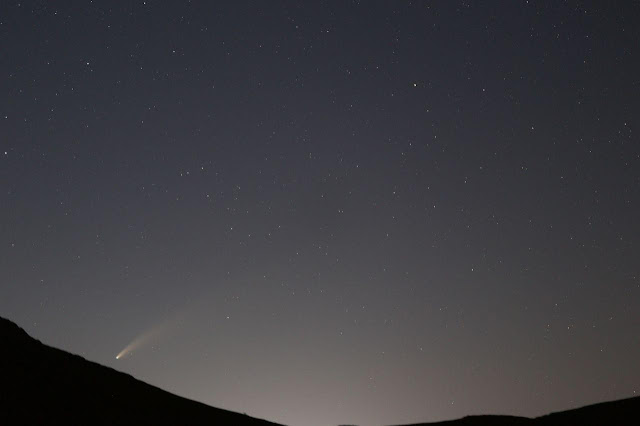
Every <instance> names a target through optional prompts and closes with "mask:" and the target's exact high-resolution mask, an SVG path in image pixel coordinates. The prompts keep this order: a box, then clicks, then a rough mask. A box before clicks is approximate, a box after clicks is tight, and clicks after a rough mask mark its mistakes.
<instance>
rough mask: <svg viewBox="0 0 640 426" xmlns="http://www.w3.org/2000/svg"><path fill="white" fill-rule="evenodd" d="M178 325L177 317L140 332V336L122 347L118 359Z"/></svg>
mask: <svg viewBox="0 0 640 426" xmlns="http://www.w3.org/2000/svg"><path fill="white" fill-rule="evenodd" d="M176 325H177V322H176V321H175V319H174V320H173V321H165V322H163V323H161V324H159V325H157V326H155V327H153V328H151V329H149V330H147V331H145V332H144V333H142V334H140V335H139V336H138V337H136V338H135V339H133V340H132V341H131V343H129V344H128V345H127V346H125V347H124V349H122V350H121V351H120V352H119V353H118V355H116V359H117V360H120V359H122V358H123V357H126V356H127V355H130V354H132V353H133V352H134V351H135V350H137V349H140V348H142V347H144V346H146V345H147V344H149V343H150V342H152V341H154V340H156V339H158V338H160V337H161V336H162V335H166V334H167V333H168V332H169V331H170V330H172V329H174V328H175V326H176Z"/></svg>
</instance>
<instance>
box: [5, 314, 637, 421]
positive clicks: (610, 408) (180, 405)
mask: <svg viewBox="0 0 640 426" xmlns="http://www.w3.org/2000/svg"><path fill="white" fill-rule="evenodd" d="M17 424H23V425H36V424H77V425H84V424H86V425H89V424H91V425H124V424H127V425H128V424H137V425H146V424H153V425H201V424H207V425H240V426H241V425H255V426H261V425H265V426H266V425H274V424H275V423H270V422H267V421H264V420H259V419H255V418H252V417H249V416H246V415H244V414H238V413H234V412H231V411H226V410H221V409H218V408H213V407H209V406H207V405H205V404H201V403H199V402H195V401H191V400H188V399H186V398H182V397H179V396H177V395H173V394H171V393H169V392H165V391H163V390H161V389H158V388H156V387H154V386H151V385H148V384H146V383H143V382H141V381H139V380H136V379H134V378H133V377H131V376H130V375H128V374H124V373H120V372H118V371H116V370H114V369H112V368H109V367H104V366H102V365H99V364H96V363H94V362H91V361H87V360H85V359H84V358H82V357H79V356H77V355H73V354H70V353H68V352H65V351H61V350H59V349H55V348H52V347H50V346H47V345H44V344H42V343H40V342H39V341H38V340H35V339H33V338H31V337H30V336H29V335H27V333H26V332H25V331H24V330H22V329H21V328H20V327H18V326H17V325H16V324H14V323H13V322H11V321H9V320H6V319H4V318H0V425H17ZM422 425H442V426H484V425H496V426H502V425H527V426H550V425H634V426H635V425H640V397H635V398H629V399H622V400H618V401H611V402H604V403H601V404H595V405H589V406H587V407H582V408H578V409H575V410H568V411H562V412H559V413H552V414H548V415H546V416H542V417H537V418H535V419H529V418H525V417H511V416H469V417H465V418H462V419H458V420H451V421H446V422H438V423H422ZM407 426H408V425H407ZM415 426H418V425H415Z"/></svg>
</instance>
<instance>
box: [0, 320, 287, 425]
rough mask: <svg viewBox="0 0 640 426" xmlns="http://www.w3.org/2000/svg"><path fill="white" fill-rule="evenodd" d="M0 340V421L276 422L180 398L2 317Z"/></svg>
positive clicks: (250, 423) (113, 422) (11, 422)
mask: <svg viewBox="0 0 640 426" xmlns="http://www.w3.org/2000/svg"><path fill="white" fill-rule="evenodd" d="M0 342H1V343H2V346H3V347H4V348H5V350H2V351H0V368H2V369H3V370H5V371H2V372H1V374H0V378H1V382H0V383H1V384H2V386H0V424H45V423H46V424H52V423H54V424H57V423H61V422H62V421H64V422H65V423H72V424H94V425H114V424H115V425H119V424H134V423H136V424H157V425H176V424H189V425H200V424H237V425H247V426H267V425H276V423H272V422H268V421H265V420H260V419H256V418H253V417H250V416H247V415H245V414H240V413H235V412H232V411H227V410H223V409H220V408H215V407H211V406H208V405H206V404H203V403H200V402H197V401H193V400H190V399H187V398H183V397H181V396H178V395H175V394H172V393H170V392H167V391H164V390H162V389H160V388H158V387H155V386H153V385H150V384H147V383H144V382H142V381H140V380H137V379H136V378H134V377H133V376H131V375H129V374H126V373H122V372H120V371H117V370H115V369H113V368H111V367H107V366H104V365H101V364H98V363H95V362H93V361H89V360H86V359H84V358H82V357H81V356H79V355H75V354H72V353H69V352H66V351H63V350H60V349H57V348H54V347H51V346H48V345H45V344H43V343H42V342H40V341H39V340H37V339H34V338H33V337H31V336H29V335H28V334H27V332H26V331H24V330H23V329H22V328H20V327H19V326H18V325H17V324H15V323H13V322H12V321H10V320H7V319H4V318H2V317H0ZM9 348H10V350H8V349H9Z"/></svg>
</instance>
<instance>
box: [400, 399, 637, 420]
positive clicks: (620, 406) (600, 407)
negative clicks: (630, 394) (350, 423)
mask: <svg viewBox="0 0 640 426" xmlns="http://www.w3.org/2000/svg"><path fill="white" fill-rule="evenodd" d="M639 424H640V397H634V398H628V399H620V400H617V401H609V402H602V403H599V404H593V405H587V406H586V407H581V408H576V409H574V410H567V411H560V412H557V413H551V414H547V415H544V416H541V417H536V418H533V419H531V418H527V417H513V416H467V417H464V418H462V419H457V420H449V421H444V422H435V423H420V424H414V425H404V426H485V425H486V426H490V425H491V426H507V425H509V426H521V425H523V426H559V425H580V426H596V425H598V426H600V425H602V426H607V425H616V426H626V425H629V426H635V425H639Z"/></svg>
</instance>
